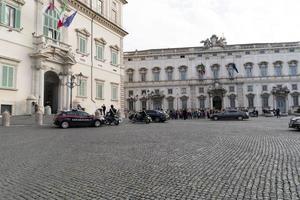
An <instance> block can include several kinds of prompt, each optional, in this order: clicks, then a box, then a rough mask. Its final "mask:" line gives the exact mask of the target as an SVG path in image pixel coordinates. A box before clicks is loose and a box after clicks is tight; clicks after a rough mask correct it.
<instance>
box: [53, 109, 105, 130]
mask: <svg viewBox="0 0 300 200" xmlns="http://www.w3.org/2000/svg"><path fill="white" fill-rule="evenodd" d="M53 121H54V124H55V125H56V126H59V127H61V128H69V127H72V126H77V127H78V126H94V127H99V126H101V123H102V122H101V120H100V119H98V118H96V117H95V116H94V115H90V114H88V113H86V112H83V111H79V110H72V111H63V112H60V113H59V114H58V115H56V116H55V117H54V119H53Z"/></svg>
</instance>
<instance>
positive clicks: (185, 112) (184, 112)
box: [182, 109, 188, 120]
mask: <svg viewBox="0 0 300 200" xmlns="http://www.w3.org/2000/svg"><path fill="white" fill-rule="evenodd" d="M182 115H183V119H184V120H186V119H187V117H188V116H187V115H188V112H187V110H186V109H184V110H183V111H182Z"/></svg>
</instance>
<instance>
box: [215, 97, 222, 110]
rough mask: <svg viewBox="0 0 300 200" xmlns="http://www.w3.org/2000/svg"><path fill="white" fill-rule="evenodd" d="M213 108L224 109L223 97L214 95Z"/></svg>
mask: <svg viewBox="0 0 300 200" xmlns="http://www.w3.org/2000/svg"><path fill="white" fill-rule="evenodd" d="M213 108H214V109H216V110H222V98H221V97H220V96H214V97H213Z"/></svg>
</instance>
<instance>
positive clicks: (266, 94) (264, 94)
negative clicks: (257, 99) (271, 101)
mask: <svg viewBox="0 0 300 200" xmlns="http://www.w3.org/2000/svg"><path fill="white" fill-rule="evenodd" d="M260 96H261V97H267V98H268V97H269V96H270V94H269V93H267V92H264V93H262V94H261V95H260Z"/></svg>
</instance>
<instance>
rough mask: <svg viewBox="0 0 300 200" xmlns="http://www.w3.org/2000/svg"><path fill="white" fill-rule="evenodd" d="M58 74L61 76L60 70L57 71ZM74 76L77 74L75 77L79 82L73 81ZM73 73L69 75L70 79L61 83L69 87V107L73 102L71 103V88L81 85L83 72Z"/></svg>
mask: <svg viewBox="0 0 300 200" xmlns="http://www.w3.org/2000/svg"><path fill="white" fill-rule="evenodd" d="M59 76H60V77H62V76H63V74H62V73H61V72H60V73H59ZM76 76H77V79H78V81H79V83H76V82H75V79H76ZM76 76H75V75H74V74H72V76H71V81H67V82H66V83H63V84H64V85H66V86H67V87H68V88H70V109H72V107H73V103H72V98H73V97H72V96H73V88H74V87H76V86H80V85H81V79H82V77H83V74H82V73H81V72H80V73H79V74H77V75H76Z"/></svg>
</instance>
